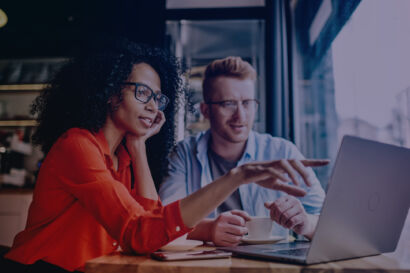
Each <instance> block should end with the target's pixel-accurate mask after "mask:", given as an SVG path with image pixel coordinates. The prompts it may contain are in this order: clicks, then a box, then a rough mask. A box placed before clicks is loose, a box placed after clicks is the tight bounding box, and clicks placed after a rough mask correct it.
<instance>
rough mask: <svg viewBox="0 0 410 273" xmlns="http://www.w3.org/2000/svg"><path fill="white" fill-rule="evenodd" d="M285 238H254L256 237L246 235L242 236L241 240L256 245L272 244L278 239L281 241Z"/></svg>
mask: <svg viewBox="0 0 410 273" xmlns="http://www.w3.org/2000/svg"><path fill="white" fill-rule="evenodd" d="M283 239H285V238H284V237H282V236H270V237H269V238H262V239H256V238H250V237H248V236H244V237H243V238H242V242H243V243H245V244H252V245H257V244H274V243H277V242H279V241H282V240H283Z"/></svg>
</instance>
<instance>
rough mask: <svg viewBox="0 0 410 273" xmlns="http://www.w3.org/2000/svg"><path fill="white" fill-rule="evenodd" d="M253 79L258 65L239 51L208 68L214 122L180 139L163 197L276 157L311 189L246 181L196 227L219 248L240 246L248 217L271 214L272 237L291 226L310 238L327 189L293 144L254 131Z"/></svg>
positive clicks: (207, 111) (206, 110)
mask: <svg viewBox="0 0 410 273" xmlns="http://www.w3.org/2000/svg"><path fill="white" fill-rule="evenodd" d="M255 80H256V71H255V70H254V69H253V67H252V66H251V65H250V64H249V63H247V62H245V61H243V60H242V59H241V58H239V57H227V58H225V59H222V60H216V61H214V62H212V63H211V64H209V65H208V66H207V68H206V71H205V78H204V81H203V98H204V102H203V103H201V106H200V107H201V108H200V109H201V112H202V114H203V115H204V117H205V118H207V119H209V121H210V125H211V128H210V129H209V130H208V131H206V132H201V133H199V134H198V135H196V136H191V137H188V138H186V139H185V140H183V141H181V142H180V143H178V145H177V147H176V149H175V151H174V153H173V154H172V155H171V156H170V158H169V168H168V174H167V176H166V177H165V179H164V181H163V183H162V184H161V187H160V191H159V193H160V196H161V199H162V201H163V203H164V204H168V203H170V202H173V201H175V200H177V199H180V198H183V197H185V196H186V195H188V194H190V193H193V192H195V191H196V190H198V189H199V188H201V187H204V186H206V185H207V184H209V183H211V182H212V181H214V180H216V179H217V178H218V177H220V176H222V175H224V174H225V173H227V172H229V171H230V170H231V169H233V168H234V167H236V166H237V165H242V164H244V163H246V162H251V161H266V160H275V159H278V160H281V164H282V165H283V168H284V169H286V170H290V172H289V173H292V174H293V175H290V176H291V177H289V181H290V180H293V181H295V180H296V182H297V183H298V184H299V185H300V187H302V188H303V189H304V190H305V193H303V194H305V195H304V196H303V197H299V198H296V197H293V196H291V195H288V194H286V193H284V192H282V191H276V190H269V189H264V188H261V187H257V186H256V185H255V184H254V183H252V184H249V185H244V186H241V187H240V188H239V189H238V190H237V191H235V192H234V193H233V194H232V195H231V196H230V197H229V198H228V199H227V200H226V201H225V202H224V203H222V204H221V205H220V206H219V207H218V209H217V210H216V211H215V212H214V213H213V214H211V215H210V216H209V217H210V218H209V219H206V220H203V221H202V222H201V223H200V224H198V225H197V226H196V228H195V230H193V231H192V232H191V233H190V234H189V235H188V238H189V239H196V240H203V241H212V242H214V243H215V245H218V246H233V245H237V244H238V243H240V242H241V238H242V236H243V235H245V234H246V233H247V229H246V227H245V222H246V221H248V220H250V217H249V216H250V215H252V216H269V215H270V217H271V218H272V219H273V220H274V221H275V222H276V223H277V225H275V227H274V230H273V235H280V236H283V237H285V238H287V235H288V234H289V230H288V229H292V230H294V231H295V232H296V233H298V234H301V235H304V236H306V237H307V238H312V236H313V233H314V230H315V227H316V223H317V219H318V216H317V214H319V212H320V208H321V206H322V203H323V200H324V195H325V194H324V191H323V189H322V188H321V186H320V183H319V181H318V180H317V178H316V176H315V175H314V173H313V171H312V170H311V169H310V168H305V167H304V166H303V165H302V163H301V162H303V161H301V160H302V159H303V156H302V155H301V153H300V152H299V151H298V150H297V148H296V147H295V145H293V144H292V143H290V142H289V141H287V140H285V139H281V138H275V137H272V136H270V135H268V134H259V133H256V132H254V131H252V130H251V129H252V126H253V123H254V119H255V114H256V110H257V106H258V101H257V100H256V99H255ZM303 180H305V181H308V180H309V181H312V182H310V183H311V184H312V185H310V187H307V186H306V185H305V183H304V182H303ZM310 183H307V184H308V185H309V184H310ZM204 206H206V204H204ZM215 217H216V218H215Z"/></svg>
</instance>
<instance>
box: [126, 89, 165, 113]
mask: <svg viewBox="0 0 410 273" xmlns="http://www.w3.org/2000/svg"><path fill="white" fill-rule="evenodd" d="M122 84H127V85H134V86H135V98H136V99H137V100H138V101H140V102H142V103H148V102H149V101H150V100H151V99H152V98H153V99H154V101H155V103H156V104H157V107H158V109H159V110H161V111H163V110H164V109H165V108H166V107H167V105H168V102H169V99H168V97H167V96H165V95H164V94H162V93H161V92H158V93H157V94H155V92H154V91H153V90H152V89H151V88H150V87H149V86H147V85H145V84H143V83H139V82H123V83H122Z"/></svg>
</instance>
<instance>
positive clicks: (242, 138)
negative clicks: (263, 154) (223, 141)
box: [229, 134, 249, 143]
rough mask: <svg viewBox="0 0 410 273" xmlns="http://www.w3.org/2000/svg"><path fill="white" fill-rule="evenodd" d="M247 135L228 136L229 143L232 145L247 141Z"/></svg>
mask: <svg viewBox="0 0 410 273" xmlns="http://www.w3.org/2000/svg"><path fill="white" fill-rule="evenodd" d="M248 136H249V134H241V135H230V136H229V141H230V142H232V143H243V142H245V141H247V140H248Z"/></svg>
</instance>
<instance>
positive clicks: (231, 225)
mask: <svg viewBox="0 0 410 273" xmlns="http://www.w3.org/2000/svg"><path fill="white" fill-rule="evenodd" d="M250 219H251V218H250V216H249V214H248V213H246V212H245V211H241V210H232V211H227V212H224V213H221V214H220V215H219V216H218V218H216V219H215V220H214V223H213V225H212V230H211V233H212V234H211V236H212V237H211V238H212V242H213V243H214V244H215V245H217V246H236V245H238V244H239V243H240V242H241V238H242V236H243V235H245V234H246V233H247V232H248V229H247V228H246V227H245V223H246V221H249V220H250Z"/></svg>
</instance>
